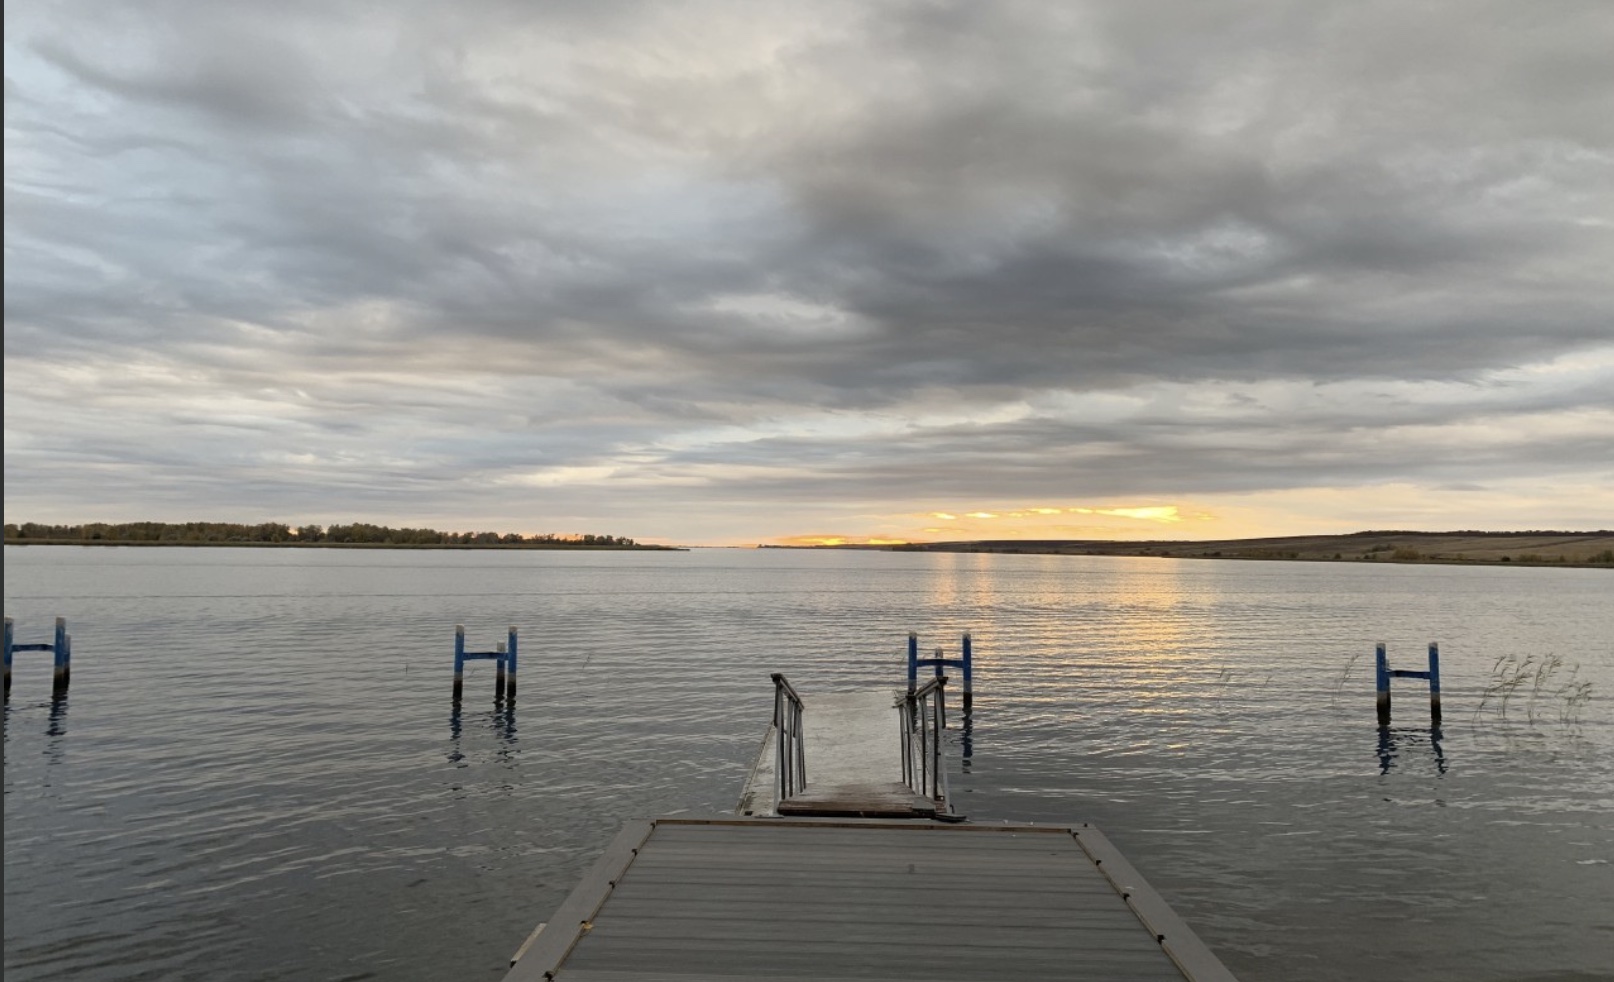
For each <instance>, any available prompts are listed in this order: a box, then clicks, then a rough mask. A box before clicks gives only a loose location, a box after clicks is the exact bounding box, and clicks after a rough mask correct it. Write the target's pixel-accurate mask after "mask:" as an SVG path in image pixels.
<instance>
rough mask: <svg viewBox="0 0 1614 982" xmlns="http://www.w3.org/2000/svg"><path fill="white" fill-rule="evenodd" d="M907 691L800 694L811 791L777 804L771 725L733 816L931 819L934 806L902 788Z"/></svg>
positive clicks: (808, 787) (874, 690) (884, 690)
mask: <svg viewBox="0 0 1614 982" xmlns="http://www.w3.org/2000/svg"><path fill="white" fill-rule="evenodd" d="M902 695H903V690H901V689H897V688H890V689H885V688H880V689H864V690H861V691H854V692H827V693H821V694H818V695H803V696H802V735H803V743H804V753H805V756H806V764H807V768H806V769H807V785H806V787H805V788H803V789H802V790H801V791H800V792H798V793H797V794H796V795H794V796H792V797H791V798H788V799H786V800H784V801H775V788H774V782H775V780H776V777H775V773H774V760H775V754H776V753H777V749H776V745H775V743H774V741H775V740H777V739H778V734H777V733H776V732H775V731H774V730H773V729H772V728H771V727H770V728H769V730H768V735H767V737H766V738H765V739H764V740H763V742H762V749H761V751H760V752H759V753H758V755H757V762H756V764H755V765H754V766H753V767H752V769H751V779H750V781H748V782H747V784H746V789H745V792H744V793H743V794H742V795H741V797H740V804H739V805H738V807H736V809H735V811H736V813H737V814H740V815H757V816H763V815H793V816H802V815H819V816H842V817H866V818H878V817H883V818H926V817H930V816H933V815H935V814H936V804H935V802H933V801H930V800H929V799H927V798H925V797H924V796H923V795H916V794H914V793H913V791H911V790H910V789H909V788H908V786H907V785H906V784H903V783H902V756H901V739H900V736H899V732H900V731H899V724H898V716H897V702H898V700H900V699H901V698H902Z"/></svg>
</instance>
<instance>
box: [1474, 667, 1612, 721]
mask: <svg viewBox="0 0 1614 982" xmlns="http://www.w3.org/2000/svg"><path fill="white" fill-rule="evenodd" d="M1563 668H1564V660H1563V657H1562V656H1560V655H1556V654H1548V655H1545V656H1543V657H1541V658H1537V657H1536V656H1535V655H1526V656H1525V657H1524V658H1523V659H1520V658H1519V656H1518V655H1515V654H1507V655H1502V656H1501V657H1499V658H1497V660H1496V662H1495V664H1493V665H1492V666H1491V681H1490V683H1489V684H1487V685H1486V687H1485V690H1484V692H1483V693H1481V695H1480V701H1479V704H1478V705H1477V706H1475V707H1474V716H1475V717H1476V718H1478V716H1479V715H1480V714H1481V713H1482V712H1484V711H1485V708H1486V707H1487V706H1493V707H1494V712H1495V713H1496V715H1497V717H1498V718H1499V719H1507V718H1508V704H1509V703H1510V702H1511V701H1513V699H1514V697H1515V696H1516V695H1517V694H1519V693H1520V692H1525V691H1528V696H1526V697H1524V707H1525V708H1524V717H1525V721H1526V722H1528V723H1530V724H1531V725H1532V726H1533V725H1535V723H1536V720H1537V715H1538V713H1539V712H1541V711H1542V710H1541V708H1540V707H1542V705H1543V703H1545V702H1550V701H1554V700H1556V701H1557V704H1558V720H1559V722H1560V723H1563V724H1565V725H1575V724H1578V723H1579V722H1580V714H1581V713H1582V712H1583V711H1584V710H1585V707H1586V704H1587V703H1588V702H1590V701H1591V697H1592V684H1591V682H1588V681H1586V680H1583V679H1581V678H1580V665H1579V664H1578V663H1577V664H1575V665H1572V666H1570V668H1569V672H1568V675H1567V676H1566V677H1565V678H1564V679H1563V680H1562V681H1557V679H1558V677H1559V673H1560V672H1561V671H1562V670H1563Z"/></svg>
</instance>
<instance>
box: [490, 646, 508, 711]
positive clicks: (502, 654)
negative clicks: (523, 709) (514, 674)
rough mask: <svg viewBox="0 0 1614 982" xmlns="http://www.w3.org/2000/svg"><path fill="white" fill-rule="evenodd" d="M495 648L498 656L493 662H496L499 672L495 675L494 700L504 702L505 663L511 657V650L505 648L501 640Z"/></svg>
mask: <svg viewBox="0 0 1614 982" xmlns="http://www.w3.org/2000/svg"><path fill="white" fill-rule="evenodd" d="M493 650H494V651H495V652H496V653H497V654H498V657H497V658H495V659H493V664H494V666H495V669H496V671H497V674H496V675H494V677H493V701H494V702H503V701H504V663H505V660H506V659H508V658H509V657H510V654H509V650H508V649H506V648H505V646H504V642H503V641H500V642H499V643H498V644H496V645H494V646H493Z"/></svg>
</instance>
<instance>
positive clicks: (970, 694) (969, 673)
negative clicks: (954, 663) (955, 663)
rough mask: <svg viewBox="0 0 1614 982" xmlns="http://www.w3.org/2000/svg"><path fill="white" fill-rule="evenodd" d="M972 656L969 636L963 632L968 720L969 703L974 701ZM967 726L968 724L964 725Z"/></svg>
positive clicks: (965, 702) (965, 706)
mask: <svg viewBox="0 0 1614 982" xmlns="http://www.w3.org/2000/svg"><path fill="white" fill-rule="evenodd" d="M972 661H973V656H972V654H971V651H970V634H969V632H968V631H965V632H964V713H965V719H966V720H968V718H969V711H970V703H972V702H974V701H975V670H974V667H973V665H972ZM964 725H965V726H968V725H969V723H968V722H966V723H965V724H964Z"/></svg>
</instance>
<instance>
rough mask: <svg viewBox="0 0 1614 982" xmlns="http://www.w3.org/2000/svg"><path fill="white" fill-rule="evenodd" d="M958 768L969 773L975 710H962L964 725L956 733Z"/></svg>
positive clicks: (973, 750) (973, 744) (973, 741)
mask: <svg viewBox="0 0 1614 982" xmlns="http://www.w3.org/2000/svg"><path fill="white" fill-rule="evenodd" d="M958 746H959V762H960V763H959V766H960V767H962V768H963V770H964V772H965V773H966V774H967V773H969V769H970V758H971V757H973V756H974V755H975V710H974V709H973V708H972V709H966V710H964V725H963V727H962V728H961V729H960V730H959V733H958Z"/></svg>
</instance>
